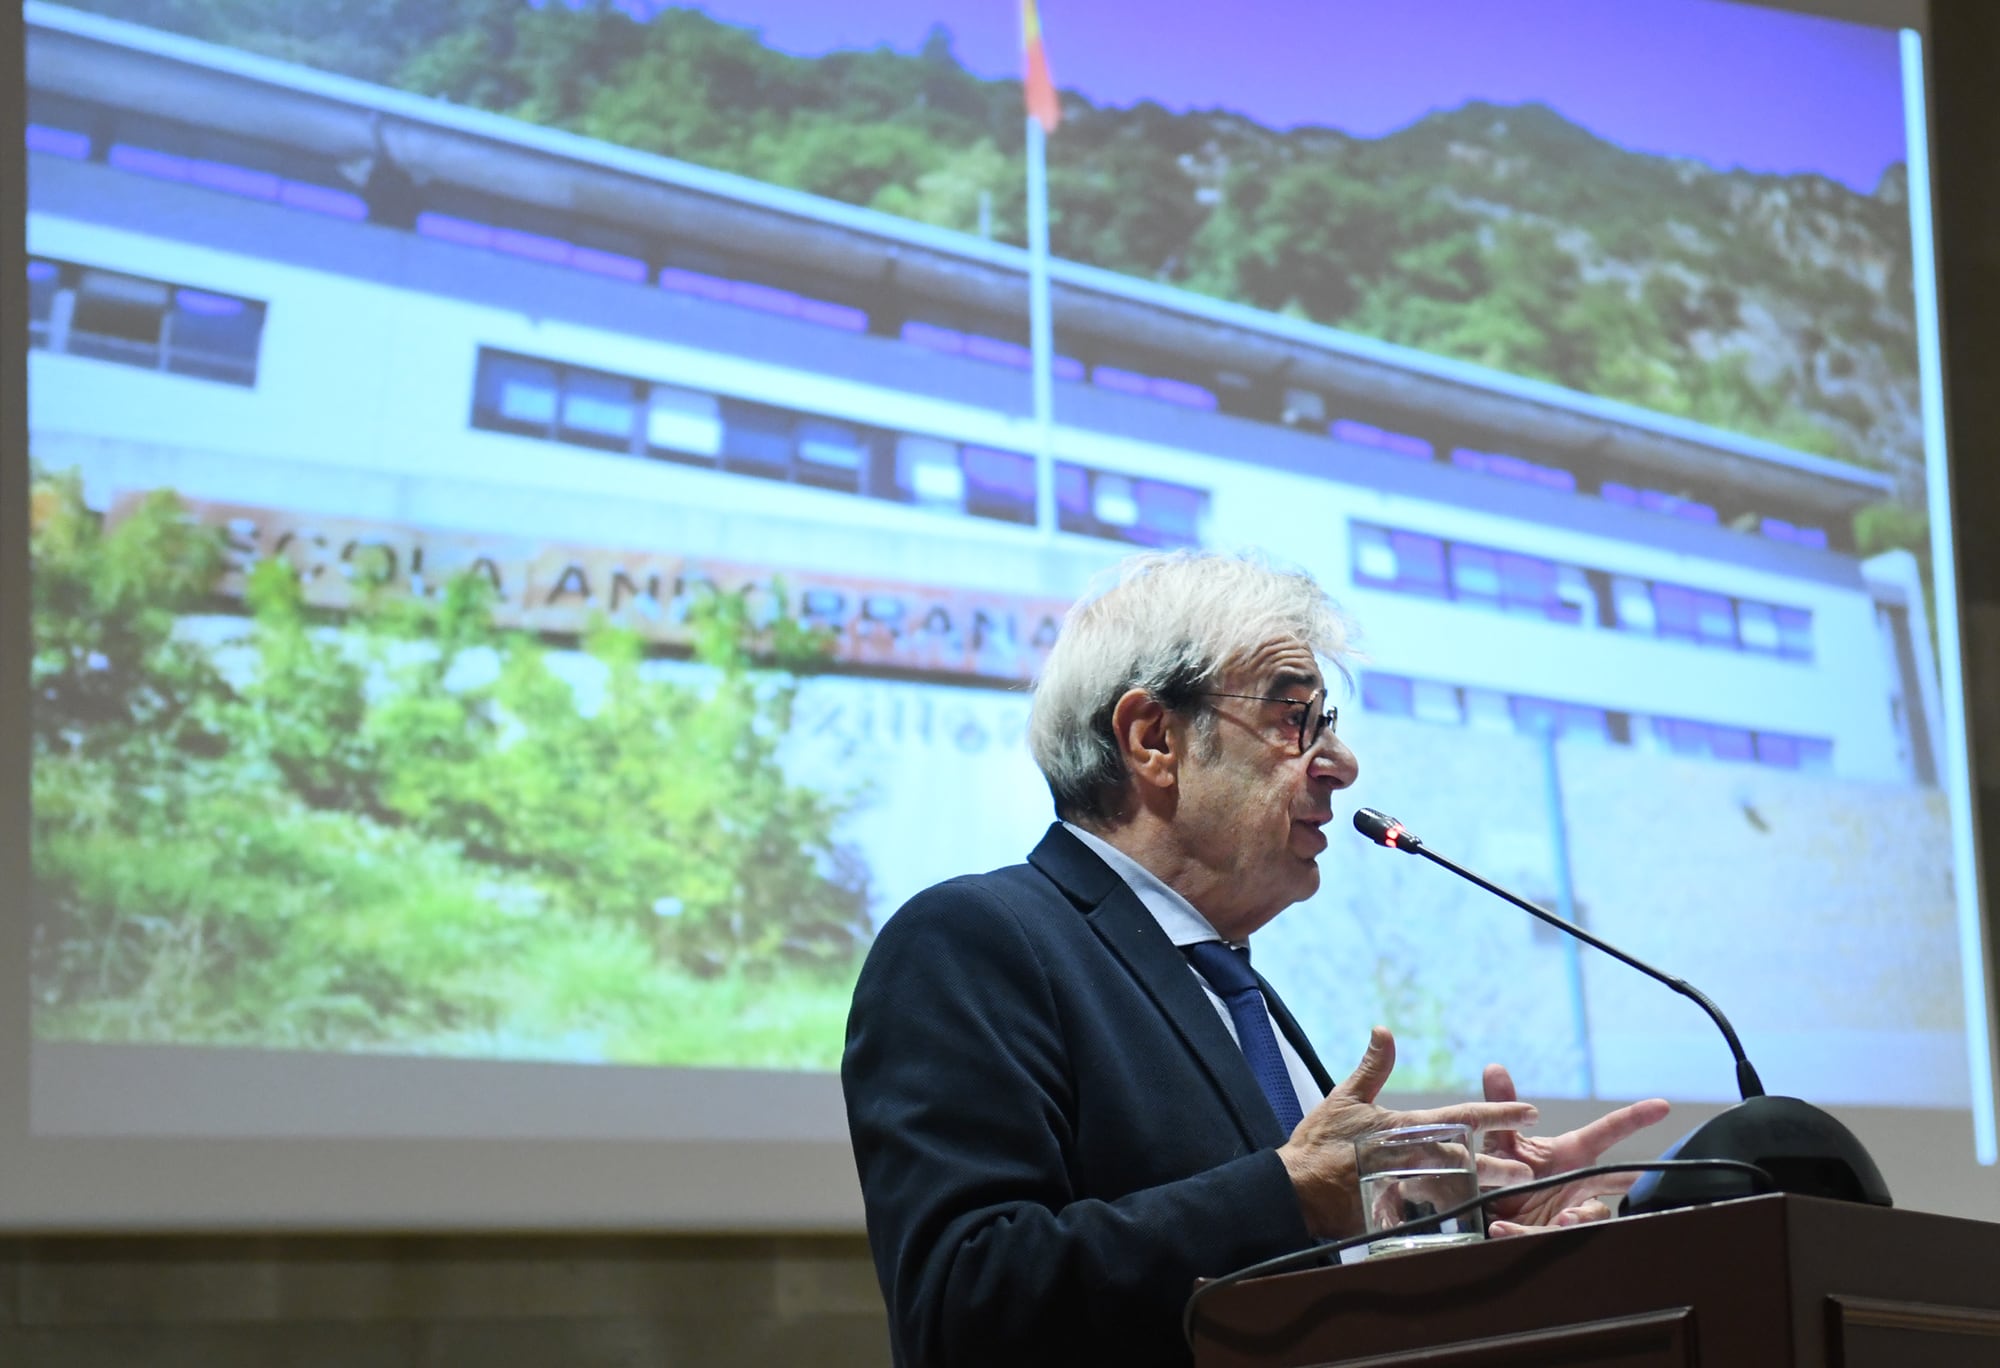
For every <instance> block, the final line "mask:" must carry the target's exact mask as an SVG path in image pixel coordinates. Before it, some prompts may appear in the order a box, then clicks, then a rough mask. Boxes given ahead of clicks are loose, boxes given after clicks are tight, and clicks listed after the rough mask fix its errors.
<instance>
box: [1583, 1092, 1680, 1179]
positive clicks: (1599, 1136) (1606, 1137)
mask: <svg viewBox="0 0 2000 1368" xmlns="http://www.w3.org/2000/svg"><path fill="white" fill-rule="evenodd" d="M1671 1110H1672V1108H1671V1107H1669V1106H1668V1105H1667V1100H1666V1099H1665V1098H1663V1097H1649V1098H1647V1099H1646V1100H1645V1101H1644V1102H1634V1103H1632V1104H1631V1105H1630V1106H1627V1107H1620V1108H1619V1109H1618V1110H1617V1111H1614V1112H1606V1113H1605V1114H1604V1115H1603V1116H1600V1117H1598V1118H1597V1119H1596V1120H1595V1121H1592V1122H1589V1123H1588V1124H1586V1125H1582V1126H1578V1127H1577V1128H1576V1129H1575V1130H1573V1131H1571V1132H1570V1133H1569V1134H1568V1135H1565V1136H1563V1137H1562V1140H1563V1143H1564V1144H1565V1145H1566V1146H1568V1147H1569V1154H1570V1157H1571V1159H1572V1161H1573V1162H1575V1163H1576V1164H1579V1165H1582V1164H1590V1163H1595V1162H1596V1160H1597V1156H1598V1155H1600V1154H1602V1153H1604V1151H1606V1150H1608V1149H1610V1148H1611V1147H1612V1146H1613V1145H1615V1144H1617V1143H1618V1142H1619V1141H1621V1140H1624V1139H1627V1138H1629V1137H1631V1136H1634V1135H1637V1134H1638V1133H1639V1132H1640V1131H1642V1130H1644V1129H1646V1127H1648V1126H1651V1125H1655V1124H1657V1123H1659V1122H1661V1121H1664V1120H1666V1118H1667V1113H1668V1112H1669V1111H1671Z"/></svg>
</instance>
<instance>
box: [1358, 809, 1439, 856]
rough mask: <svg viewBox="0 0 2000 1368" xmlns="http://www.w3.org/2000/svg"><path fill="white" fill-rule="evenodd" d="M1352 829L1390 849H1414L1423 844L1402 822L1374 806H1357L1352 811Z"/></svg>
mask: <svg viewBox="0 0 2000 1368" xmlns="http://www.w3.org/2000/svg"><path fill="white" fill-rule="evenodd" d="M1354 829H1355V830H1356V831H1358V832H1360V833H1361V834H1362V835H1363V836H1366V837H1367V838H1368V839H1369V840H1371V841H1373V842H1375V844H1377V845H1385V846H1388V847H1390V848H1391V849H1392V850H1415V849H1416V848H1417V847H1419V846H1421V845H1422V844H1423V842H1422V841H1419V840H1418V839H1417V838H1416V837H1414V836H1412V835H1411V834H1410V833H1409V832H1407V831H1405V830H1403V824H1402V823H1401V822H1399V821H1397V820H1396V819H1395V818H1394V817H1391V816H1390V815H1389V814H1388V813H1386V812H1377V811H1376V810H1375V809H1374V808H1357V809H1355V812H1354Z"/></svg>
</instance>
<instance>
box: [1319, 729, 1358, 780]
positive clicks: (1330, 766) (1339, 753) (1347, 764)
mask: <svg viewBox="0 0 2000 1368" xmlns="http://www.w3.org/2000/svg"><path fill="white" fill-rule="evenodd" d="M1311 773H1312V777H1313V778H1315V779H1324V780H1330V781H1331V782H1332V785H1333V787H1334V788H1336V789H1344V788H1346V787H1347V786H1348V785H1349V784H1352V783H1353V782H1354V781H1355V779H1356V777H1358V776H1359V775H1360V773H1361V762H1360V761H1359V760H1357V759H1355V757H1354V752H1353V751H1351V750H1349V749H1348V748H1347V743H1346V742H1345V741H1343V740H1341V739H1340V738H1339V737H1338V736H1322V737H1321V738H1320V741H1319V744H1318V745H1316V746H1314V747H1313V757H1312V771H1311Z"/></svg>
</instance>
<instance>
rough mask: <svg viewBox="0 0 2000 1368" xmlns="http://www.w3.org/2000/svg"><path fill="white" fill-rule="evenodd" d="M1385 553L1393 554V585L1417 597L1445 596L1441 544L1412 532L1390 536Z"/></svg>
mask: <svg viewBox="0 0 2000 1368" xmlns="http://www.w3.org/2000/svg"><path fill="white" fill-rule="evenodd" d="M1389 549H1390V550H1392V551H1394V552H1395V553H1396V583H1397V584H1398V585H1399V586H1401V587H1402V588H1405V589H1410V590H1413V591H1415V592H1417V593H1420V594H1436V595H1437V596H1438V597H1440V598H1442V597H1444V595H1445V574H1444V543H1443V542H1441V541H1439V540H1438V539H1437V538H1436V537H1426V536H1423V535H1421V534H1419V533H1416V532H1391V533H1390V534H1389Z"/></svg>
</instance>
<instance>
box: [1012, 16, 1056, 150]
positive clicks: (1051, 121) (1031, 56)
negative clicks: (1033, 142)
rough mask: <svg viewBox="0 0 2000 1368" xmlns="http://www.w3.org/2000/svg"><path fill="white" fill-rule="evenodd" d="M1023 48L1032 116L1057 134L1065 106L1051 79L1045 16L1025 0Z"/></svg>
mask: <svg viewBox="0 0 2000 1368" xmlns="http://www.w3.org/2000/svg"><path fill="white" fill-rule="evenodd" d="M1021 48H1022V56H1023V58H1024V63H1023V65H1024V70H1025V73H1026V74H1025V75H1024V76H1023V77H1022V78H1021V93H1022V94H1023V95H1024V96H1026V97H1027V101H1028V113H1029V114H1030V115H1031V116H1032V117H1033V118H1034V120H1035V122H1036V123H1038V124H1040V125H1041V126H1042V132H1044V133H1053V132H1055V131H1056V125H1057V124H1059V123H1061V122H1062V102H1061V101H1059V100H1057V99H1056V83H1055V81H1054V79H1053V78H1051V77H1050V75H1049V55H1048V53H1047V52H1045V51H1044V50H1043V48H1042V16H1041V14H1040V13H1039V12H1037V10H1036V8H1035V0H1021Z"/></svg>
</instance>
